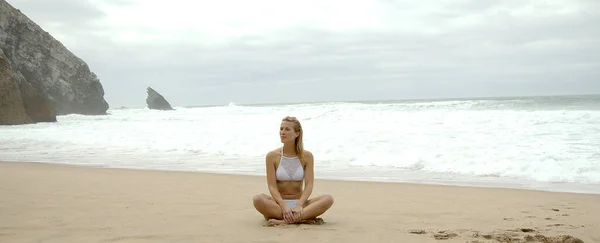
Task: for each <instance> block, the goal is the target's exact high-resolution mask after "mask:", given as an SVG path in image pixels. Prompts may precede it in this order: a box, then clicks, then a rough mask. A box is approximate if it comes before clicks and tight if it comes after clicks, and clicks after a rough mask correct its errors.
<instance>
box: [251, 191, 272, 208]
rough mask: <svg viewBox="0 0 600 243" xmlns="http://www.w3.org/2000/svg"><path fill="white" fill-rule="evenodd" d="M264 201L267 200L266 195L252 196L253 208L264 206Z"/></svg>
mask: <svg viewBox="0 0 600 243" xmlns="http://www.w3.org/2000/svg"><path fill="white" fill-rule="evenodd" d="M265 200H268V198H267V195H265V194H264V193H261V194H258V195H256V196H254V198H252V202H253V204H254V206H258V205H264V203H265Z"/></svg>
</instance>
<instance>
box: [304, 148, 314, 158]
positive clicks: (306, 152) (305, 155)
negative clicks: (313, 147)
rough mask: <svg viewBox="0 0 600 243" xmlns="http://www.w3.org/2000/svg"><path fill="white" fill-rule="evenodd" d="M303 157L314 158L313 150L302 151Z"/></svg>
mask: <svg viewBox="0 0 600 243" xmlns="http://www.w3.org/2000/svg"><path fill="white" fill-rule="evenodd" d="M302 157H304V158H311V159H312V158H313V154H312V152H310V150H306V149H305V150H304V151H303V152H302Z"/></svg>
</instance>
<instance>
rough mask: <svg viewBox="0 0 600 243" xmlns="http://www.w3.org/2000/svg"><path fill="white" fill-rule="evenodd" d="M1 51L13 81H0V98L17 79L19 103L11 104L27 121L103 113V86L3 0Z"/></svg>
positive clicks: (0, 10) (105, 107) (0, 6)
mask: <svg viewBox="0 0 600 243" xmlns="http://www.w3.org/2000/svg"><path fill="white" fill-rule="evenodd" d="M0 49H1V50H2V52H3V55H2V59H3V60H6V61H7V63H8V65H4V66H3V68H4V69H5V70H7V68H8V69H9V70H10V71H8V72H10V73H12V74H11V75H8V76H10V77H12V78H11V79H12V80H14V81H7V80H2V81H1V82H0V92H1V93H0V97H2V98H1V99H4V97H5V96H4V94H5V93H9V92H11V91H14V83H15V82H16V83H17V84H18V85H17V86H18V89H19V92H20V94H21V95H20V96H21V99H22V102H20V103H19V102H17V103H15V102H13V103H11V106H15V105H17V106H19V104H22V105H23V107H24V109H25V111H26V113H27V115H28V116H29V117H30V119H31V122H42V121H56V115H66V114H83V115H105V114H106V111H107V110H108V103H107V102H106V100H105V99H104V89H103V87H102V84H101V83H100V80H99V79H98V78H97V77H96V75H95V74H94V73H93V72H91V71H90V69H89V67H88V65H87V64H86V63H85V62H84V61H83V60H81V59H80V58H79V57H77V56H75V55H74V54H73V53H72V52H71V51H69V50H68V49H67V48H66V47H65V46H64V45H63V44H62V43H61V42H59V41H58V40H56V39H54V38H53V37H52V36H51V35H50V34H49V33H48V32H46V31H44V30H43V29H42V28H41V27H40V26H38V25H37V24H36V23H34V22H33V21H32V20H31V19H29V18H28V17H27V16H25V15H24V14H23V13H21V11H19V10H18V9H15V8H14V7H12V6H11V5H10V4H9V3H8V2H6V1H5V0H0ZM5 72H6V71H5ZM8 76H7V77H8ZM3 77H4V76H3ZM11 97H12V98H11V99H13V101H14V99H18V98H15V97H16V96H14V95H13V96H11ZM1 102H4V101H3V100H2V101H1ZM0 106H2V107H4V106H5V104H4V103H1V104H0ZM8 116H13V115H11V114H9V113H5V111H4V110H1V113H0V117H8ZM25 120H26V119H23V121H22V122H21V123H20V124H25V123H27V122H25Z"/></svg>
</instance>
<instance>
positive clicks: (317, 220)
mask: <svg viewBox="0 0 600 243" xmlns="http://www.w3.org/2000/svg"><path fill="white" fill-rule="evenodd" d="M324 223H325V221H323V219H322V218H313V219H305V220H301V221H298V222H296V223H288V222H285V220H282V219H269V220H268V221H267V226H278V225H287V224H312V225H322V224H324Z"/></svg>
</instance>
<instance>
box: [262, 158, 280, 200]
mask: <svg viewBox="0 0 600 243" xmlns="http://www.w3.org/2000/svg"><path fill="white" fill-rule="evenodd" d="M276 156H277V154H276V153H274V152H269V153H267V156H266V158H265V164H266V166H267V168H266V170H267V186H268V187H269V192H270V193H271V197H273V199H275V202H277V204H279V206H281V205H283V198H282V197H281V194H280V193H279V190H278V189H277V179H276V178H275V163H274V158H275V157H276Z"/></svg>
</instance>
